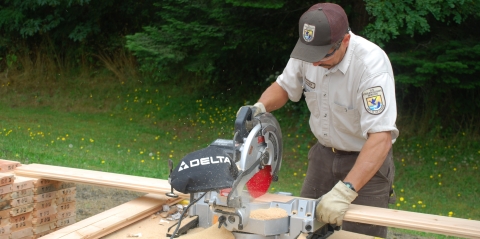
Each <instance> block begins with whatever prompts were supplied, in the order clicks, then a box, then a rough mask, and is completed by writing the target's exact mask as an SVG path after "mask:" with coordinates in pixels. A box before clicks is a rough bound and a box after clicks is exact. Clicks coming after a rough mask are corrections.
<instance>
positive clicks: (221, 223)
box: [218, 216, 227, 228]
mask: <svg viewBox="0 0 480 239" xmlns="http://www.w3.org/2000/svg"><path fill="white" fill-rule="evenodd" d="M226 221H227V217H225V216H220V217H219V218H218V228H220V227H222V225H223V224H225V226H227V223H226Z"/></svg>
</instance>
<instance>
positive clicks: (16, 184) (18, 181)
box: [12, 176, 36, 191]
mask: <svg viewBox="0 0 480 239" xmlns="http://www.w3.org/2000/svg"><path fill="white" fill-rule="evenodd" d="M34 181H36V179H33V178H28V177H19V176H17V177H15V181H13V184H12V191H19V190H23V189H29V188H33V182H34Z"/></svg>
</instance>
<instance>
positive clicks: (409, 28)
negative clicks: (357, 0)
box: [364, 0, 480, 45]
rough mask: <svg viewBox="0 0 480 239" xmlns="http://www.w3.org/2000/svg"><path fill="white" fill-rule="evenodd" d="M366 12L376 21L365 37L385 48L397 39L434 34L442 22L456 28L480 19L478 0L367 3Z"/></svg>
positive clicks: (368, 28)
mask: <svg viewBox="0 0 480 239" xmlns="http://www.w3.org/2000/svg"><path fill="white" fill-rule="evenodd" d="M365 2H366V10H367V11H368V13H369V14H370V15H371V16H373V17H374V18H375V19H374V21H373V22H371V23H370V24H369V25H368V26H367V27H366V28H365V31H364V33H365V35H366V36H367V37H368V38H369V39H370V40H372V41H374V42H376V43H378V44H380V45H383V44H385V43H386V42H388V41H390V40H391V39H395V38H397V37H398V36H402V35H407V36H411V37H413V36H414V35H416V34H420V35H421V34H424V33H427V32H430V31H431V25H432V24H435V23H438V22H441V23H446V24H447V25H454V24H455V25H457V24H461V23H463V22H465V21H466V20H467V19H468V18H472V17H479V16H480V4H479V3H478V1H477V0H444V1H438V0H423V1H417V0H403V1H389V0H366V1H365Z"/></svg>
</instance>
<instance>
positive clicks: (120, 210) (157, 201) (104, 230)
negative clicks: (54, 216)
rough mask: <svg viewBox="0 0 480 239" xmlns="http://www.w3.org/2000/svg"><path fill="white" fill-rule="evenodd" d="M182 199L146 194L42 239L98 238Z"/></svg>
mask: <svg viewBox="0 0 480 239" xmlns="http://www.w3.org/2000/svg"><path fill="white" fill-rule="evenodd" d="M180 200H182V199H170V198H167V197H166V196H163V195H156V194H147V195H145V196H143V197H139V198H136V199H134V200H132V201H130V202H127V203H125V204H122V205H120V206H117V207H114V208H112V209H110V210H107V211H105V212H102V213H100V214H97V215H95V216H93V217H90V218H87V219H85V220H82V221H80V222H77V223H75V224H73V225H70V226H67V227H64V228H61V229H59V230H57V231H55V232H52V233H50V234H48V235H45V236H44V237H41V238H42V239H54V238H55V239H56V238H69V239H70V238H72V239H74V238H100V237H102V236H105V235H108V234H110V233H111V232H113V231H116V230H118V229H120V228H122V227H124V226H127V225H130V224H131V223H134V222H136V221H138V220H140V219H143V218H145V217H148V216H150V215H151V214H153V213H155V212H157V211H159V210H161V208H162V206H163V205H164V204H165V203H167V204H171V205H172V204H175V203H177V202H179V201H180Z"/></svg>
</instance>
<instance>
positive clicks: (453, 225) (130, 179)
mask: <svg viewBox="0 0 480 239" xmlns="http://www.w3.org/2000/svg"><path fill="white" fill-rule="evenodd" d="M14 173H15V175H18V176H24V177H32V178H44V179H52V180H59V181H66V182H75V183H84V184H93V185H98V186H107V187H114V188H119V189H124V190H130V191H137V192H145V193H151V194H161V195H165V193H167V192H170V184H169V183H168V181H167V180H162V179H154V178H146V177H138V176H130V175H124V174H115V173H106V172H100V171H92V170H85V169H75V168H67V167H59V166H50V165H43V164H28V165H22V166H21V167H17V168H16V169H15V170H14ZM175 193H176V194H177V195H179V196H180V197H181V198H188V197H189V195H187V194H182V193H179V192H175ZM293 198H294V197H291V196H284V195H277V194H265V195H263V196H261V197H259V198H257V199H256V200H255V201H256V202H272V201H278V202H287V201H289V200H291V199H293ZM146 216H148V214H146V215H145V217H146ZM94 217H95V216H94ZM344 219H345V220H346V221H351V222H359V223H369V224H375V225H380V226H387V227H395V228H403V229H409V230H415V231H424V232H431V233H437V234H443V235H449V236H457V237H464V238H480V221H475V220H467V219H462V218H453V217H445V216H437V215H431V214H424V213H416V212H408V211H401V210H393V209H385V208H376V207H368V206H361V205H354V204H352V205H350V208H349V210H348V211H347V212H346V214H345V218H344ZM85 220H88V219H85ZM85 220H83V221H80V222H77V223H75V224H73V225H71V226H69V227H70V228H75V227H78V225H80V224H82V223H85V222H84V221H85ZM125 226H126V225H125ZM117 228H118V227H117Z"/></svg>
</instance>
